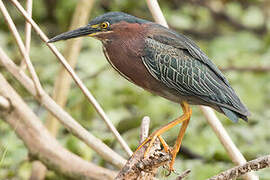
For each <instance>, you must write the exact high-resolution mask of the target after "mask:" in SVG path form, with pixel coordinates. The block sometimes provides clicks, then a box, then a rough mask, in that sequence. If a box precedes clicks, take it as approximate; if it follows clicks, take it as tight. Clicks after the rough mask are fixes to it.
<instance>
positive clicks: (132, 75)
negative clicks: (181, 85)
mask: <svg viewBox="0 0 270 180" xmlns="http://www.w3.org/2000/svg"><path fill="white" fill-rule="evenodd" d="M103 51H104V55H105V56H106V59H107V60H108V62H109V63H110V64H111V66H112V67H113V68H114V69H115V70H116V71H117V72H118V73H119V74H120V75H121V76H123V77H124V78H125V79H127V80H128V81H130V82H132V83H134V84H136V85H137V86H139V87H141V88H143V89H145V90H147V91H149V92H151V93H153V94H156V95H159V96H162V97H164V98H166V99H168V100H170V101H173V102H177V103H180V102H182V101H183V100H187V99H188V97H186V96H182V95H181V94H179V93H178V92H177V91H176V90H174V89H171V88H169V87H167V86H166V85H164V84H163V83H162V82H160V81H158V80H156V79H155V78H154V77H153V76H152V75H151V74H150V73H149V72H148V70H147V68H146V67H145V65H144V64H143V62H142V60H141V58H140V57H136V56H127V55H126V54H125V53H122V52H119V53H110V51H107V50H106V49H105V47H104V49H103Z"/></svg>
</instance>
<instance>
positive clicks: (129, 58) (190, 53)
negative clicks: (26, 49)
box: [49, 12, 250, 171]
mask: <svg viewBox="0 0 270 180" xmlns="http://www.w3.org/2000/svg"><path fill="white" fill-rule="evenodd" d="M80 36H90V37H94V38H96V39H98V40H100V41H101V42H102V44H103V52H104V54H105V56H106V58H107V60H108V62H109V63H110V64H111V65H112V67H113V68H114V69H115V70H116V71H117V72H118V73H119V74H120V75H122V76H123V77H124V78H126V79H127V80H128V81H130V82H132V83H134V84H136V85H138V86H140V87H142V88H143V89H145V90H147V91H150V92H151V93H154V94H157V95H159V96H162V97H164V98H166V99H168V100H170V101H173V102H176V103H180V104H181V106H182V109H183V115H182V116H181V117H179V118H177V119H175V120H174V121H172V122H169V123H168V124H166V125H165V126H163V127H161V128H160V129H158V130H156V131H154V132H153V133H152V134H151V135H150V136H149V137H148V138H147V139H146V140H145V141H144V142H143V143H142V144H141V145H140V146H139V147H138V148H137V150H138V149H140V148H141V147H142V146H143V145H145V144H146V143H148V142H149V145H148V146H147V149H146V151H145V154H144V155H145V156H146V155H147V153H148V152H149V150H150V147H151V146H152V145H153V143H154V141H155V139H156V138H158V139H159V140H160V142H161V144H162V146H163V148H164V150H165V151H166V152H169V153H171V155H172V160H171V162H170V166H169V168H170V171H171V170H173V164H174V161H175V157H176V154H177V153H178V151H179V148H180V146H181V142H182V139H183V136H184V133H185V130H186V128H187V126H188V123H189V119H190V117H191V113H192V112H191V108H190V107H189V104H193V105H205V106H210V107H212V108H213V109H215V110H217V111H218V112H221V113H223V114H225V115H226V116H227V117H228V118H229V119H231V120H232V121H233V122H237V121H238V119H239V118H241V119H243V120H246V121H247V116H249V115H250V113H249V111H248V109H247V108H246V107H245V106H244V104H243V103H242V102H241V101H240V99H239V98H238V96H237V95H236V93H235V91H234V90H233V89H232V87H231V86H230V84H229V82H228V81H227V79H226V78H225V77H224V75H223V74H222V73H221V72H220V70H219V69H218V68H217V67H216V66H215V65H214V64H213V63H212V62H211V60H210V59H209V58H208V57H207V56H206V54H205V53H203V52H202V50H201V49H200V48H199V47H198V46H197V45H196V44H195V43H194V42H193V41H192V40H191V39H189V38H187V37H185V36H184V35H181V34H178V33H177V32H175V31H173V30H170V29H168V28H166V27H163V26H161V25H159V24H156V23H154V22H150V21H147V20H144V19H140V18H137V17H134V16H132V15H129V14H126V13H122V12H109V13H106V14H103V15H101V16H98V17H96V18H95V19H93V20H92V21H91V22H90V23H89V24H88V25H87V26H85V27H81V28H78V29H76V30H73V31H69V32H65V33H63V34H60V35H58V36H56V37H54V38H52V39H50V40H49V43H50V42H56V41H59V40H66V39H70V38H76V37H80ZM179 123H182V126H181V129H180V131H179V134H178V137H177V139H176V143H175V145H174V147H173V148H172V149H170V148H169V146H168V145H167V144H166V142H165V141H164V139H163V138H162V137H161V134H162V133H164V132H166V131H168V130H169V129H171V128H172V127H174V126H175V125H177V124H179Z"/></svg>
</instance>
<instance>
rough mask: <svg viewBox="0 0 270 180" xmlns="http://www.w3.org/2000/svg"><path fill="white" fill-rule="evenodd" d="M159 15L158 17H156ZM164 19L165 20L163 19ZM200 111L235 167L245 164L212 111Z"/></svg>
mask: <svg viewBox="0 0 270 180" xmlns="http://www.w3.org/2000/svg"><path fill="white" fill-rule="evenodd" d="M147 3H148V5H150V6H152V5H151V4H154V6H155V7H157V6H159V5H158V3H157V1H156V0H154V1H152V0H147ZM149 9H151V7H149ZM151 13H152V14H153V17H161V16H163V13H162V11H161V9H160V8H155V11H151ZM157 14H159V15H157ZM164 19H165V18H164ZM157 22H162V21H157ZM161 25H163V26H165V27H168V25H167V24H166V23H164V24H161ZM200 108H201V110H202V111H203V114H204V115H205V117H206V119H207V122H208V123H209V124H210V125H211V127H212V128H213V130H214V132H215V133H216V135H217V136H218V138H219V140H220V141H221V143H222V144H223V146H224V148H225V149H226V151H227V152H228V153H229V155H230V157H231V158H232V160H233V162H234V163H236V164H237V165H240V164H243V163H245V162H246V160H245V158H244V156H243V155H242V154H241V152H240V151H239V150H238V149H237V147H236V146H235V145H234V143H233V142H232V140H231V138H230V137H229V135H228V134H227V132H226V130H225V129H224V127H223V126H222V124H221V123H220V121H219V119H218V118H217V116H216V115H215V113H214V111H213V110H212V109H211V108H209V107H205V106H200ZM245 179H246V180H257V179H258V177H256V176H255V175H253V174H247V175H246V177H245Z"/></svg>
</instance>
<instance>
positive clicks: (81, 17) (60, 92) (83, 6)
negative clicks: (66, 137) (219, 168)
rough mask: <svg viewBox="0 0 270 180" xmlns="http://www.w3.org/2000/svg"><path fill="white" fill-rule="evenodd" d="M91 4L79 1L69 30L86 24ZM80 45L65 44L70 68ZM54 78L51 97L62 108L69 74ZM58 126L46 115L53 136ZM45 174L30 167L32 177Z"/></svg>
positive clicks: (78, 42)
mask: <svg viewBox="0 0 270 180" xmlns="http://www.w3.org/2000/svg"><path fill="white" fill-rule="evenodd" d="M93 4H94V0H80V1H78V2H77V7H76V9H75V12H74V14H73V18H72V22H71V26H70V29H74V28H76V27H79V26H83V25H84V24H86V23H87V20H88V17H89V14H90V12H91V9H92V7H93ZM30 26H31V25H30ZM81 44H82V39H72V40H71V41H68V42H67V46H66V48H65V53H64V54H65V57H66V58H67V60H68V62H69V64H70V66H71V67H72V68H74V67H75V64H76V62H77V59H78V55H79V53H80V49H81ZM56 77H57V78H56V81H55V83H54V90H53V95H52V97H53V99H54V100H55V102H56V103H57V104H58V105H59V106H61V107H64V106H65V104H66V101H67V97H68V92H69V89H70V83H71V78H70V76H69V74H68V73H67V72H66V71H65V68H61V69H60V71H59V73H58V75H57V76H56ZM59 125H60V123H59V122H58V121H57V119H56V118H55V117H54V116H52V115H51V114H48V116H47V119H46V127H47V128H48V130H49V131H50V133H51V134H52V135H53V136H57V133H58V129H59ZM35 165H37V167H35ZM45 172H46V168H44V167H42V166H41V165H40V164H38V163H35V164H33V166H32V174H33V177H35V178H39V179H45V174H46V173H45Z"/></svg>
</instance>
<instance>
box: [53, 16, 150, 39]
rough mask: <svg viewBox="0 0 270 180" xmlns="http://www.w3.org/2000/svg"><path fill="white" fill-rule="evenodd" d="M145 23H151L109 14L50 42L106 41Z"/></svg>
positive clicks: (133, 17) (131, 17) (132, 17)
mask: <svg viewBox="0 0 270 180" xmlns="http://www.w3.org/2000/svg"><path fill="white" fill-rule="evenodd" d="M145 23H149V21H146V20H143V19H140V18H137V17H135V16H132V15H129V14H126V13H122V12H109V13H106V14H103V15H101V16H98V17H96V18H95V19H93V20H92V21H90V22H89V24H88V25H86V26H85V27H80V28H78V29H75V30H72V31H68V32H65V33H62V34H60V35H57V36H55V37H53V38H52V39H50V40H49V41H48V42H49V43H51V42H56V41H60V40H66V39H71V38H76V37H81V36H90V37H95V38H97V39H100V40H105V39H107V38H113V37H115V36H114V35H115V34H118V35H121V33H125V32H127V31H131V30H134V28H138V27H140V25H142V24H145Z"/></svg>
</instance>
